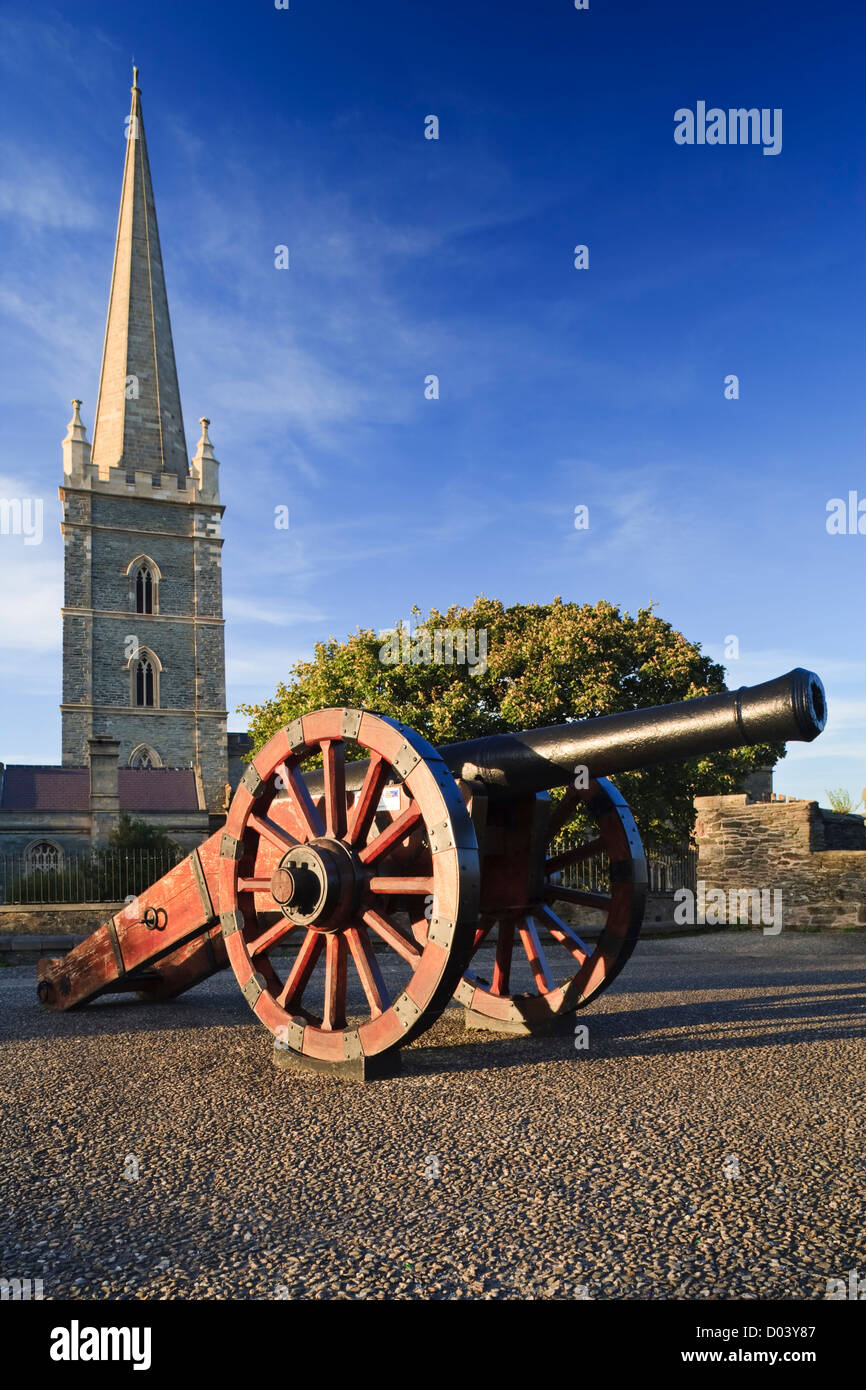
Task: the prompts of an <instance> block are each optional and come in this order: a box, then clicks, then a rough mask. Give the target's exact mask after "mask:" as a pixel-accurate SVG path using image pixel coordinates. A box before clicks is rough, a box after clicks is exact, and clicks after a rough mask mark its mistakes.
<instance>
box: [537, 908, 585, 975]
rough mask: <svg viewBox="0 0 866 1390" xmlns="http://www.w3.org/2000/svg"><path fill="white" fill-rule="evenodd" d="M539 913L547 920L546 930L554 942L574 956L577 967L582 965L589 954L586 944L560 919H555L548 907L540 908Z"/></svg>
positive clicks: (555, 916)
mask: <svg viewBox="0 0 866 1390" xmlns="http://www.w3.org/2000/svg"><path fill="white" fill-rule="evenodd" d="M541 911H542V914H543V915H544V917H546V919H547V930H548V932H549V933H550V935H551V936H552V937H553V939H554V941H556V942H558V943H559V945H560V946H564V947H565V949H566V951H568V952H569V954H570V955H572V956H574V959H575V960H576V961H577V963H578V965H583V962H584V961H585V960H586V958H587V956H588V955H590V954H591V953H590V949H589V947H588V946H587V944H586V942H585V941H581V939H580V937H579V936H578V935H577V933H576V932H574V931H572V929H571V927H570V926H569V925H568V923H567V922H563V921H562V919H561V918H559V917H557V915H556V913H555V912H553V911H552V910H551V909H550V908H549V907H542V909H541Z"/></svg>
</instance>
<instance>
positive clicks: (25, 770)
mask: <svg viewBox="0 0 866 1390" xmlns="http://www.w3.org/2000/svg"><path fill="white" fill-rule="evenodd" d="M89 798H90V774H89V773H88V770H87V768H86V767H31V766H28V765H26V764H24V763H19V764H17V765H16V764H12V765H11V766H8V765H7V767H6V769H5V771H4V773H3V799H2V801H0V809H2V810H4V811H87V810H88V809H89V805H90V800H89Z"/></svg>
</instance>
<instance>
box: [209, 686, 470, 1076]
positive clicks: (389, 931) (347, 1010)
mask: <svg viewBox="0 0 866 1390" xmlns="http://www.w3.org/2000/svg"><path fill="white" fill-rule="evenodd" d="M352 743H354V744H358V745H360V746H361V748H362V749H363V750H365V751H366V753H367V754H368V755H369V765H368V768H367V771H366V773H365V776H364V782H363V786H362V787H361V789H360V791H358V792H357V793H354V794H351V795H347V793H346V776H345V755H346V748H347V745H349V744H352ZM316 754H321V755H322V760H323V765H322V779H323V788H324V790H323V794H322V796H320V797H318V798H317V799H316V800H314V799H313V797H312V796H311V794H310V792H309V790H308V788H307V785H306V782H305V780H304V778H303V776H302V774H301V765H302V764H303V763H304V761H308V760H310V759H311V758H313V757H314V756H315V755H316ZM395 783H396V784H397V786H396V787H395V786H394V784H395ZM386 787H390V789H391V791H392V792H394V794H395V796H396V798H398V799H399V805H400V809H399V812H398V813H396V814H393V815H390V816H385V817H384V822H385V823H384V826H383V825H382V822H383V817H382V816H381V815H379V814H377V812H378V811H379V807H380V803H381V800H382V797H383V793H384V792H385V789H386ZM392 799H394V798H392ZM220 856H221V857H220V866H219V908H220V921H221V925H222V931H223V937H224V940H225V945H226V951H227V954H228V958H229V964H230V965H231V967H232V970H233V971H234V973H235V976H236V977H237V980H238V983H239V985H240V987H241V990H242V992H243V994H244V996H245V998H246V1000H247V1002H248V1004H249V1005H250V1007H251V1008H252V1010H253V1012H254V1013H255V1014H256V1016H257V1018H258V1019H259V1020H260V1022H261V1023H263V1024H264V1025H265V1027H266V1028H268V1029H270V1031H271V1032H272V1033H273V1034H274V1037H275V1038H276V1039H277V1041H278V1042H279V1043H281V1044H282V1045H283V1046H284V1047H287V1048H288V1049H289V1050H291V1051H294V1052H295V1053H297V1054H298V1056H299V1057H300V1058H303V1059H311V1062H312V1064H313V1065H315V1064H316V1063H319V1064H324V1065H331V1066H336V1067H337V1068H339V1064H341V1063H347V1062H349V1063H351V1062H357V1061H358V1059H362V1058H372V1057H378V1056H381V1055H382V1054H383V1053H386V1052H388V1051H390V1050H391V1049H393V1048H396V1047H399V1046H400V1045H402V1044H403V1043H405V1042H407V1041H409V1040H410V1039H411V1038H413V1037H415V1036H416V1035H417V1034H419V1033H420V1032H422V1031H423V1030H424V1029H425V1028H427V1027H429V1025H430V1023H431V1022H432V1021H433V1019H434V1018H435V1017H436V1016H437V1015H438V1014H439V1013H441V1011H442V1010H443V1009H444V1008H445V1006H446V1004H447V1003H448V1001H449V999H450V997H451V995H452V994H453V991H454V988H455V986H456V984H457V982H458V980H459V978H460V975H461V973H462V971H463V970H464V969H465V967H466V965H467V963H468V960H469V955H470V953H471V950H472V942H473V935H474V929H475V925H476V922H477V915H478V878H479V871H478V845H477V841H476V838H475V831H474V828H473V825H472V822H471V820H470V818H469V814H468V812H467V810H466V807H465V805H464V803H463V799H462V797H461V796H460V793H459V792H458V790H457V786H456V783H455V782H454V778H453V777H452V775H451V773H450V772H449V771H448V769H447V767H446V766H445V763H444V762H443V761H442V759H441V758H440V757H439V754H438V753H437V752H436V751H435V749H433V748H432V747H431V746H430V744H428V743H427V742H426V741H425V740H424V739H423V738H421V737H420V736H419V735H418V734H416V733H415V732H414V731H413V730H411V729H409V728H407V727H406V726H405V725H402V724H398V723H397V722H396V721H395V720H392V719H388V718H384V717H380V716H378V715H374V714H370V713H369V712H367V711H365V710H352V709H327V710H319V711H318V712H316V713H315V714H310V715H305V716H304V717H303V718H302V719H298V720H295V721H294V723H293V724H291V725H289V726H288V727H287V728H285V729H282V730H281V731H280V732H279V733H278V734H275V735H274V737H273V738H272V739H271V740H270V742H269V743H267V744H266V745H265V747H264V748H262V749H261V750H260V751H259V753H258V754H257V755H256V757H255V758H254V760H253V762H252V763H251V765H250V767H249V768H248V769H247V772H246V774H245V776H244V777H243V779H242V781H241V783H240V784H239V786H238V788H237V791H236V792H235V795H234V797H233V799H232V802H231V806H230V809H229V813H228V817H227V820H226V826H225V832H224V834H223V837H222V843H221V851H220ZM398 908H399V911H398ZM295 942H297V950H296V951H295V953H294V955H293V956H292V955H289V956H287V957H283V956H275V955H274V954H273V952H274V948H275V947H277V945H280V946H281V947H283V946H286V945H289V946H292V945H294V943H295ZM374 943H375V944H377V945H380V944H382V945H384V947H385V948H386V949H385V951H384V953H383V952H382V951H381V950H380V951H375V950H374Z"/></svg>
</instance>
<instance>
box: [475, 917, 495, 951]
mask: <svg viewBox="0 0 866 1390" xmlns="http://www.w3.org/2000/svg"><path fill="white" fill-rule="evenodd" d="M495 926H496V918H495V917H482V919H481V921H480V923H479V925H478V926H477V927H476V928H475V939H474V941H473V942H472V953H473V955H474V954H475V952H476V951H477V950H478V947H479V946H480V945H481V943H482V941H483V940H484V938H485V936H487V934H488V933H489V932H490V931H491V930H492V928H493V927H495Z"/></svg>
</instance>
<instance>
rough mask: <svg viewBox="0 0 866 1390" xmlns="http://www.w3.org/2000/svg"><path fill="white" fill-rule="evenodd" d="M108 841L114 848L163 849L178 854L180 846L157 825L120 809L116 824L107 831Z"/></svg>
mask: <svg viewBox="0 0 866 1390" xmlns="http://www.w3.org/2000/svg"><path fill="white" fill-rule="evenodd" d="M108 843H109V845H111V846H112V847H114V848H116V849H152V850H165V851H166V852H169V853H171V852H174V853H177V854H178V855H180V854H181V853H182V851H181V849H180V846H179V845H178V844H177V842H176V841H175V840H172V838H171V836H170V835H168V834H167V833H166V832H165V831H164V830H161V829H160V828H159V826H156V825H151V824H150V823H149V822H148V821H146V820H139V819H137V818H136V817H135V816H130V815H129V813H128V812H127V811H122V812H121V814H120V816H119V817H118V820H117V824H116V825H115V826H114V828H113V830H111V831H109V835H108Z"/></svg>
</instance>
